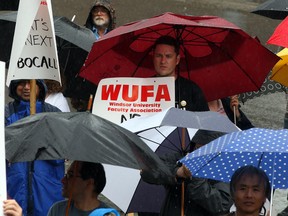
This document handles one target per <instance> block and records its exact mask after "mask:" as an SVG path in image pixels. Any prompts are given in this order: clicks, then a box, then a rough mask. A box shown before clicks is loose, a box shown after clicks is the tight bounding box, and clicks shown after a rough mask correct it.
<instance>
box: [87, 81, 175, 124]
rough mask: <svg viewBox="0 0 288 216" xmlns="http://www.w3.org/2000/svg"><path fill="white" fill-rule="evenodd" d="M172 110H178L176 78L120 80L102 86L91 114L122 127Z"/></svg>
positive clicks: (107, 82)
mask: <svg viewBox="0 0 288 216" xmlns="http://www.w3.org/2000/svg"><path fill="white" fill-rule="evenodd" d="M171 106H172V107H174V106H175V80H174V77H152V78H127V77H125V78H124V77H117V78H107V79H102V80H101V81H100V82H99V84H98V87H97V91H96V95H95V99H94V103H93V109H92V113H93V114H95V115H98V116H100V117H102V118H105V119H108V120H110V121H112V122H114V123H116V124H120V123H122V122H123V121H127V120H129V119H131V118H134V117H135V116H145V115H149V114H153V113H156V112H162V111H163V110H165V109H167V108H169V107H171Z"/></svg>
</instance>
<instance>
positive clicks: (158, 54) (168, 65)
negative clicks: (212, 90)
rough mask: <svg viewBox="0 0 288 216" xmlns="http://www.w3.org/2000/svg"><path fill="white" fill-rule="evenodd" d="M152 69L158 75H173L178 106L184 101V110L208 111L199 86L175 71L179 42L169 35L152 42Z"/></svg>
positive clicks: (178, 59)
mask: <svg viewBox="0 0 288 216" xmlns="http://www.w3.org/2000/svg"><path fill="white" fill-rule="evenodd" d="M153 63H154V69H155V71H156V76H158V77H168V76H173V77H175V101H176V104H178V105H177V106H180V102H181V101H186V103H187V105H186V106H185V109H186V110H189V111H209V107H208V104H207V101H206V99H205V96H204V94H203V92H202V90H201V89H200V87H199V86H198V85H197V84H196V83H194V82H193V81H191V80H188V79H186V78H184V77H181V76H180V75H179V73H178V72H177V71H176V69H177V68H178V67H177V66H178V64H179V63H180V53H179V44H178V43H177V41H176V39H175V38H173V37H171V36H168V35H166V36H161V37H159V38H158V39H157V40H156V42H155V44H154V55H153Z"/></svg>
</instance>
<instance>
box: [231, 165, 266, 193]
mask: <svg viewBox="0 0 288 216" xmlns="http://www.w3.org/2000/svg"><path fill="white" fill-rule="evenodd" d="M243 176H257V177H258V179H259V183H260V182H263V183H264V189H265V195H266V198H267V199H270V193H271V186H270V182H269V178H268V176H267V175H266V173H265V172H264V171H263V170H262V169H260V168H257V167H254V166H252V165H247V166H242V167H240V168H239V169H237V170H236V171H235V172H234V174H233V175H232V177H231V181H230V193H231V196H232V197H233V196H234V194H235V187H236V184H237V183H238V182H239V181H240V179H241V178H242V177H243Z"/></svg>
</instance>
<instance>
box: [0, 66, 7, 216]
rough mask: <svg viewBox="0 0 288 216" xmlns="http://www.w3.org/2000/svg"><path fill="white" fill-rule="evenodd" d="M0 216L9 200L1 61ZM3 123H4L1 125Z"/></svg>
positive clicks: (3, 72)
mask: <svg viewBox="0 0 288 216" xmlns="http://www.w3.org/2000/svg"><path fill="white" fill-rule="evenodd" d="M0 74H1V78H0V107H2V109H0V158H2V159H1V162H0V176H1V182H0V203H1V205H0V206H1V208H0V216H4V214H3V207H2V206H3V205H2V203H3V200H6V199H7V189H6V160H5V128H4V125H5V122H4V118H5V117H4V107H5V82H4V80H5V62H1V61H0ZM1 122H2V123H1Z"/></svg>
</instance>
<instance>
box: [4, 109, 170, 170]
mask: <svg viewBox="0 0 288 216" xmlns="http://www.w3.org/2000/svg"><path fill="white" fill-rule="evenodd" d="M5 137H6V147H5V148H6V159H7V160H8V161H9V162H21V161H34V160H55V159H65V158H66V159H70V160H79V161H90V162H98V163H106V164H111V165H118V166H125V167H129V168H134V169H152V170H153V169H154V170H155V169H158V168H159V164H161V160H160V159H159V158H158V156H157V155H156V154H155V153H154V152H153V151H152V150H151V149H150V148H149V147H148V146H147V145H146V144H145V143H144V142H143V141H142V140H141V139H140V138H139V137H138V136H137V135H135V134H134V133H132V132H130V131H128V130H126V129H124V128H122V127H120V126H118V125H116V124H114V123H112V122H110V121H108V120H106V119H103V118H101V117H99V116H96V115H93V114H91V113H89V112H68V113H60V112H59V113H39V114H35V115H32V116H28V117H26V118H23V119H21V120H19V121H17V122H15V123H13V124H11V125H9V126H7V127H6V128H5ZM164 170H165V169H164Z"/></svg>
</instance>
